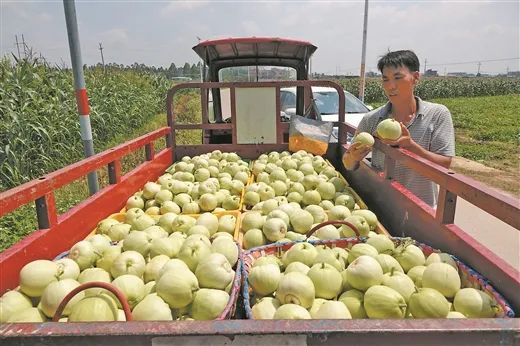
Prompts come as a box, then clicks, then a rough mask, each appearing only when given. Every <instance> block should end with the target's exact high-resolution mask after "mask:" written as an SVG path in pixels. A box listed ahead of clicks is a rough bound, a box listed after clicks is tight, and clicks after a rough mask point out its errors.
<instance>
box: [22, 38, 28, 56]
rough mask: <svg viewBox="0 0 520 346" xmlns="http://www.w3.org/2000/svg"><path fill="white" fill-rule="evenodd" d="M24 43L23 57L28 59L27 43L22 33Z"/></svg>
mask: <svg viewBox="0 0 520 346" xmlns="http://www.w3.org/2000/svg"><path fill="white" fill-rule="evenodd" d="M22 45H23V57H24V58H25V59H27V45H26V44H25V38H24V37H23V34H22Z"/></svg>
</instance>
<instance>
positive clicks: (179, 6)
mask: <svg viewBox="0 0 520 346" xmlns="http://www.w3.org/2000/svg"><path fill="white" fill-rule="evenodd" d="M209 3H210V2H209V1H197V0H189V1H171V2H169V3H168V5H166V6H165V7H163V8H162V10H161V15H162V16H163V17H171V16H176V15H177V14H178V13H179V12H189V11H192V10H195V9H200V8H202V7H205V6H207V5H208V4H209Z"/></svg>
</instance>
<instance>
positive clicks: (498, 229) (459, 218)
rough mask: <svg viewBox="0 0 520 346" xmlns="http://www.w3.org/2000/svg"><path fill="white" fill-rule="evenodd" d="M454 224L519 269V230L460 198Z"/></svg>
mask: <svg viewBox="0 0 520 346" xmlns="http://www.w3.org/2000/svg"><path fill="white" fill-rule="evenodd" d="M519 203H520V202H519ZM519 217H520V215H519ZM455 224H456V225H457V226H459V227H460V228H462V229H463V230H464V231H466V232H467V233H469V234H470V235H471V236H473V237H474V238H475V239H477V240H478V241H479V242H480V243H482V244H483V245H486V246H487V247H488V248H489V249H490V250H491V251H493V252H494V253H496V254H497V255H498V256H500V257H502V258H503V259H504V260H505V261H506V262H508V263H509V264H511V265H512V266H513V267H514V268H516V269H517V270H520V231H518V230H516V229H515V228H513V227H511V226H509V225H508V224H506V223H504V222H502V221H501V220H499V219H497V218H496V217H494V216H492V215H490V214H488V213H486V212H485V211H483V210H481V209H479V208H477V207H475V206H474V205H473V204H471V203H469V202H467V201H465V200H463V199H462V198H458V199H457V209H456V213H455Z"/></svg>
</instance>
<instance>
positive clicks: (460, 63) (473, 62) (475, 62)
mask: <svg viewBox="0 0 520 346" xmlns="http://www.w3.org/2000/svg"><path fill="white" fill-rule="evenodd" d="M519 59H520V57H518V58H506V59H489V60H475V61H465V62H448V63H444V64H428V66H444V65H465V64H478V63H482V62H494V61H508V60H519Z"/></svg>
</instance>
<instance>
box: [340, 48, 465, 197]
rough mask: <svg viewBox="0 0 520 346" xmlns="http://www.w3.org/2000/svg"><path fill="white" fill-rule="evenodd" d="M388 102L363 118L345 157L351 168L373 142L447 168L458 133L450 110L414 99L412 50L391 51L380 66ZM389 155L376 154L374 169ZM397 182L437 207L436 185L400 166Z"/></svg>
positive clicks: (415, 66)
mask: <svg viewBox="0 0 520 346" xmlns="http://www.w3.org/2000/svg"><path fill="white" fill-rule="evenodd" d="M377 67H378V69H379V70H380V71H381V74H382V81H383V89H384V91H385V95H386V96H387V97H388V100H389V102H387V103H386V104H385V105H384V106H382V107H379V108H377V109H375V110H373V111H371V112H370V113H368V114H367V115H365V116H364V117H363V119H362V120H361V122H360V123H359V126H358V128H357V131H356V136H355V137H354V140H353V141H352V145H351V146H350V147H349V149H348V151H347V152H346V153H345V155H344V156H343V164H344V165H345V168H347V169H348V170H355V169H357V168H358V167H359V162H360V161H361V160H363V158H365V156H367V154H368V153H369V152H370V151H372V146H373V144H374V139H373V138H372V135H375V136H376V137H378V138H379V139H380V140H381V141H382V142H383V143H385V144H388V145H392V146H398V147H401V148H405V149H407V150H409V151H411V152H413V153H414V154H417V155H419V156H421V157H423V158H425V159H428V160H430V161H432V162H434V163H436V164H438V165H441V166H443V167H446V168H449V167H450V164H451V159H452V157H453V156H455V134H454V129H453V123H452V119H451V113H450V111H449V110H448V109H447V108H446V107H445V106H444V105H440V104H436V103H432V102H426V101H423V100H421V99H420V98H419V97H417V96H415V95H414V91H415V86H416V85H417V83H418V81H419V76H420V74H419V59H418V58H417V55H415V53H414V52H412V51H410V50H399V51H394V52H388V53H387V54H386V55H384V56H383V57H382V58H381V59H380V60H379V62H378V64H377ZM384 162H385V155H384V153H383V152H381V151H380V150H377V149H375V150H374V151H373V152H372V161H371V163H372V167H374V168H376V169H378V170H383V169H384ZM394 178H395V179H396V180H397V181H399V182H400V183H401V184H403V185H404V186H405V187H406V188H407V189H408V190H410V191H411V192H413V193H414V194H415V195H416V196H418V197H419V198H421V199H422V200H423V201H425V202H426V203H428V204H429V205H431V206H433V207H435V206H436V205H437V197H438V187H437V184H435V183H433V182H432V181H430V180H428V179H427V178H425V177H423V176H421V175H419V174H417V173H415V172H414V171H412V170H411V169H409V168H407V167H406V166H405V165H403V164H401V163H399V162H396V166H395V171H394Z"/></svg>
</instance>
